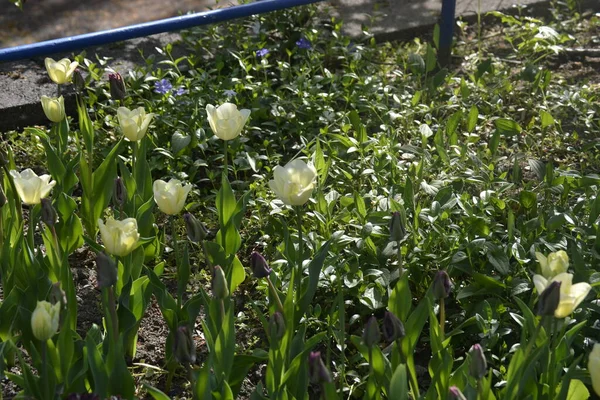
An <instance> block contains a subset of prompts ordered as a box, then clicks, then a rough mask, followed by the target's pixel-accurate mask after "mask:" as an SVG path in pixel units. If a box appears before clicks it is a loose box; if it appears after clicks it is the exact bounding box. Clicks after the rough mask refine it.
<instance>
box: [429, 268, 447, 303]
mask: <svg viewBox="0 0 600 400" xmlns="http://www.w3.org/2000/svg"><path fill="white" fill-rule="evenodd" d="M431 286H432V288H431V291H432V292H433V297H435V298H436V299H438V300H440V299H445V298H446V297H448V296H450V292H451V291H452V282H450V277H449V276H448V273H447V272H446V271H443V270H440V271H438V272H437V273H436V274H435V277H434V278H433V283H432V284H431Z"/></svg>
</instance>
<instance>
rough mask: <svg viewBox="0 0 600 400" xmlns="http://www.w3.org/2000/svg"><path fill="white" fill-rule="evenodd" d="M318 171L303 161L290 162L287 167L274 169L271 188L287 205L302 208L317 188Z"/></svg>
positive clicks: (270, 182) (270, 183)
mask: <svg viewBox="0 0 600 400" xmlns="http://www.w3.org/2000/svg"><path fill="white" fill-rule="evenodd" d="M316 178H317V171H316V170H315V168H314V167H313V166H312V165H307V164H306V163H305V162H304V161H302V160H294V161H291V162H289V163H288V164H287V165H286V166H285V167H281V166H279V165H278V166H276V167H275V169H273V180H271V181H269V187H270V188H271V190H273V191H274V192H275V195H276V196H277V197H279V198H280V199H281V201H283V202H284V203H285V204H288V205H291V206H301V205H303V204H304V203H306V202H307V201H308V199H309V198H310V196H311V194H312V191H313V189H314V187H315V180H316Z"/></svg>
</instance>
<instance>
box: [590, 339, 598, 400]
mask: <svg viewBox="0 0 600 400" xmlns="http://www.w3.org/2000/svg"><path fill="white" fill-rule="evenodd" d="M588 371H589V373H590V377H591V378H592V387H593V388H594V392H596V394H597V395H598V396H600V343H595V344H594V348H593V349H592V352H591V353H590V358H589V359H588Z"/></svg>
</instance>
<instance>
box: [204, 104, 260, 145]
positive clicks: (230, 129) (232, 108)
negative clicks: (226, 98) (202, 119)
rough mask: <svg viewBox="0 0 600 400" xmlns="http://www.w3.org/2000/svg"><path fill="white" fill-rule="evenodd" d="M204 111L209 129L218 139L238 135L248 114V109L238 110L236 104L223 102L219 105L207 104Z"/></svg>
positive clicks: (231, 137) (227, 138) (228, 138)
mask: <svg viewBox="0 0 600 400" xmlns="http://www.w3.org/2000/svg"><path fill="white" fill-rule="evenodd" d="M206 113H207V114H208V123H209V124H210V129H212V131H213V133H214V134H215V135H216V136H217V137H218V138H219V139H223V140H231V139H235V138H236V137H238V136H239V135H240V133H242V129H244V125H246V121H248V117H249V116H250V110H247V109H242V110H238V109H237V106H236V105H235V104H231V103H224V104H221V105H220V106H219V107H215V106H213V105H211V104H209V105H207V106H206Z"/></svg>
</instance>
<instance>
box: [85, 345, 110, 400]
mask: <svg viewBox="0 0 600 400" xmlns="http://www.w3.org/2000/svg"><path fill="white" fill-rule="evenodd" d="M85 344H86V348H87V359H88V363H89V366H90V371H91V372H92V376H93V377H94V393H95V394H97V395H98V397H100V398H101V399H105V398H106V396H107V394H108V375H107V373H106V366H105V363H104V360H103V359H102V356H101V355H100V352H99V351H98V347H97V346H96V343H95V342H94V340H93V339H92V337H91V336H88V337H86V340H85Z"/></svg>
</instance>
